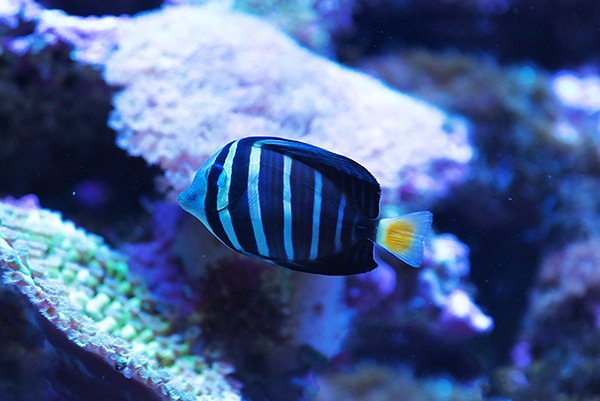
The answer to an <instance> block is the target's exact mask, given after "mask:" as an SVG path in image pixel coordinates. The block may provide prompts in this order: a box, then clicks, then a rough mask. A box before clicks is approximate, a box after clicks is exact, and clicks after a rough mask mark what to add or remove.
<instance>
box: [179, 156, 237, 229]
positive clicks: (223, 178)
mask: <svg viewBox="0 0 600 401" xmlns="http://www.w3.org/2000/svg"><path fill="white" fill-rule="evenodd" d="M214 159H215V158H214V157H212V158H211V159H209V160H208V161H207V162H206V163H204V165H202V167H200V169H199V170H198V171H197V172H196V175H195V177H194V180H193V181H192V183H191V184H190V186H189V187H188V188H187V189H186V190H184V191H183V192H181V193H180V194H179V196H177V202H178V203H179V205H180V206H181V207H182V208H183V209H184V210H185V211H187V212H188V213H190V214H192V215H193V216H195V217H196V218H197V219H198V220H200V221H201V222H203V223H204V224H205V225H206V224H207V221H206V208H207V207H208V208H215V207H216V211H217V212H220V211H221V210H223V209H225V208H226V207H227V205H228V199H227V197H226V196H222V195H221V196H220V194H222V193H223V191H219V189H220V188H224V187H226V186H227V185H229V181H230V177H229V175H228V174H227V172H226V171H225V169H224V168H223V166H222V165H220V164H217V163H215V160H214ZM212 189H216V190H217V202H216V205H212V206H211V205H207V202H206V196H207V193H208V192H209V191H210V190H212ZM213 199H214V198H213Z"/></svg>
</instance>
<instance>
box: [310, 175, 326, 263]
mask: <svg viewBox="0 0 600 401" xmlns="http://www.w3.org/2000/svg"><path fill="white" fill-rule="evenodd" d="M322 192H323V176H322V175H321V173H319V172H318V171H316V170H315V197H314V200H313V216H312V240H311V242H310V255H308V258H309V259H311V260H314V259H316V258H317V253H318V252H319V231H320V230H319V229H320V226H321V199H322V197H323V195H322Z"/></svg>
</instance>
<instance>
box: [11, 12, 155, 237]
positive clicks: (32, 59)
mask: <svg viewBox="0 0 600 401" xmlns="http://www.w3.org/2000/svg"><path fill="white" fill-rule="evenodd" d="M11 4H12V3H11ZM27 4H28V3H24V4H15V7H16V8H18V9H22V10H28V9H29V5H27ZM20 7H23V8H20ZM25 12H26V11H23V13H25ZM15 18H16V19H17V21H21V19H26V17H25V16H19V17H18V18H17V17H15ZM0 24H2V22H0ZM31 27H32V26H31V24H27V23H25V22H23V23H22V26H20V27H17V28H16V29H15V30H14V32H12V31H11V33H9V34H7V35H6V36H4V35H2V34H1V33H0V36H2V39H0V126H1V127H2V147H1V148H0V158H1V159H2V160H3V163H5V165H6V166H11V171H18V172H19V174H2V175H0V188H1V189H0V196H6V195H14V196H22V195H24V194H27V193H31V192H34V193H36V194H37V195H38V196H39V197H40V199H41V200H42V202H43V203H44V205H46V206H49V207H53V208H58V209H61V210H64V211H65V213H67V214H68V216H69V218H71V219H76V220H77V221H79V222H85V223H86V224H88V227H93V229H94V230H95V231H96V232H102V233H103V234H104V235H107V234H108V235H110V234H112V233H114V232H115V230H116V229H118V226H119V225H120V224H122V223H121V222H123V221H126V220H129V219H132V217H133V213H132V212H131V211H130V209H131V208H129V206H130V205H132V204H133V205H137V204H138V203H139V201H138V199H139V197H140V195H141V194H142V193H144V194H151V193H152V190H153V188H154V182H153V176H154V174H156V172H153V171H152V170H149V169H148V168H147V166H146V164H145V163H144V162H143V161H142V160H136V159H133V158H130V157H128V156H127V155H126V154H124V153H123V152H122V151H120V150H119V149H117V148H116V147H115V146H114V133H113V132H112V131H111V130H110V128H108V127H107V126H106V120H107V119H108V115H109V111H110V108H111V97H112V95H113V90H112V89H111V88H109V87H108V85H107V84H106V83H104V81H103V79H102V76H101V74H100V72H98V71H97V70H94V69H93V68H91V67H90V66H86V65H82V64H81V63H77V62H74V61H73V60H71V59H70V57H69V53H70V49H69V48H68V47H67V46H66V45H65V44H64V43H61V42H60V41H58V42H55V43H53V44H52V45H49V44H46V45H44V46H42V45H40V44H39V43H40V42H43V41H37V40H31V45H32V48H31V49H28V50H27V51H21V50H23V49H20V50H18V49H15V48H14V47H15V46H17V44H16V43H17V41H18V40H20V39H22V37H21V36H18V35H17V34H19V35H23V34H26V33H29V32H30V29H31ZM1 29H2V28H0V31H1ZM13 34H14V35H17V36H14V37H13ZM32 35H33V34H32ZM38 39H39V38H38ZM38 45H39V46H38ZM107 160H110V163H107ZM48 166H51V168H48ZM86 181H87V182H88V183H89V182H96V184H97V185H94V186H89V185H88V186H87V189H86V186H85V185H83V183H84V182H86ZM132 183H134V185H132ZM94 188H95V189H96V190H98V189H99V190H100V191H95V195H94V193H92V192H90V189H94ZM99 213H102V214H103V215H104V217H105V219H104V220H103V221H104V223H103V221H100V220H99V219H97V215H98V214H99ZM109 222H110V223H109Z"/></svg>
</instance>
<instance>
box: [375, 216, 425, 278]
mask: <svg viewBox="0 0 600 401" xmlns="http://www.w3.org/2000/svg"><path fill="white" fill-rule="evenodd" d="M432 219H433V216H432V214H431V213H430V212H427V211H422V212H415V213H410V214H405V215H404V216H399V217H392V218H387V219H381V220H379V225H378V227H377V240H376V242H377V243H378V244H379V245H381V246H382V247H384V248H385V249H387V250H388V251H390V252H391V253H393V254H394V255H396V257H398V258H399V259H400V260H402V261H403V262H405V263H407V264H409V265H411V266H413V267H419V266H420V265H421V262H422V261H423V244H424V242H425V238H426V237H427V236H428V235H429V231H431V221H432Z"/></svg>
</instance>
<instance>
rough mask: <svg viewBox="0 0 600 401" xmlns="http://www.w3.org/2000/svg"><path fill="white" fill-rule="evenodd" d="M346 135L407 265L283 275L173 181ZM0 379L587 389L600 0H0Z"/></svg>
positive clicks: (494, 397)
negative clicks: (210, 225) (419, 227)
mask: <svg viewBox="0 0 600 401" xmlns="http://www.w3.org/2000/svg"><path fill="white" fill-rule="evenodd" d="M250 135H269V136H281V137H285V138H290V139H297V140H301V141H304V142H308V143H311V144H314V145H317V146H320V147H323V148H326V149H329V150H331V151H333V152H336V153H340V154H343V155H345V156H348V157H350V158H352V159H353V160H356V161H357V162H359V163H361V164H362V165H364V166H365V167H366V168H367V169H368V170H369V171H370V172H371V173H373V175H374V176H375V177H376V178H377V179H378V181H379V183H380V184H381V186H382V187H383V198H382V204H381V206H382V214H383V215H385V216H392V215H397V214H400V213H405V212H412V211H416V210H431V211H432V212H433V215H434V220H433V231H434V232H433V233H432V234H431V235H430V236H429V238H428V240H427V241H426V247H425V255H424V262H423V265H422V266H421V267H420V268H418V269H414V268H412V267H409V266H407V265H404V264H402V263H400V262H397V261H395V260H393V258H391V259H390V258H386V256H385V255H381V259H380V260H379V267H378V268H377V269H375V270H373V271H371V272H369V273H365V274H361V275H353V276H335V277H330V276H321V275H311V274H306V273H300V272H294V271H291V270H287V269H283V268H280V267H276V266H273V265H271V264H267V263H265V262H262V261H260V260H258V259H251V258H248V257H244V256H238V255H237V254H234V253H233V252H232V251H230V250H228V249H227V248H225V247H224V246H223V245H222V244H221V243H220V242H219V241H218V240H217V239H215V238H214V237H213V236H212V235H211V234H210V233H209V232H208V231H207V230H206V229H205V228H204V227H203V226H202V224H201V223H200V222H198V221H197V220H196V219H195V218H194V217H192V216H190V215H189V214H187V213H186V212H184V211H183V210H182V209H181V208H180V207H179V206H178V205H177V203H176V201H175V197H176V196H177V194H178V193H179V192H181V191H182V190H183V189H184V188H186V187H187V186H188V185H189V183H190V181H191V179H192V177H193V174H194V172H195V171H196V170H197V169H198V168H199V167H200V166H201V165H202V164H203V163H204V162H205V161H206V160H207V159H208V157H210V155H212V154H213V153H214V152H215V151H216V150H218V149H219V148H221V147H222V146H223V145H224V144H226V143H227V142H229V141H231V140H234V139H238V138H242V137H245V136H250ZM0 138H1V141H0V166H1V168H0V283H1V285H0V401H84V400H85V401H101V400H102V401H112V400H114V401H137V400H144V401H149V400H156V401H159V400H163V401H166V400H168V401H171V400H173V401H175V400H185V401H192V400H196V401H218V400H224V401H225V400H226V401H236V400H240V401H241V400H245V401H266V400H269V401H301V400H307V401H308V400H317V401H355V400H356V401H376V400H377V401H421V400H432V401H445V400H448V401H450V400H452V401H466V400H490V401H505V400H506V401H507V400H515V401H520V400H539V401H542V400H544V401H553V400H557V401H575V400H577V401H584V400H585V401H592V400H600V224H599V222H600V158H599V156H600V3H599V2H597V1H593V0H570V1H569V0H545V1H540V0H538V1H534V0H288V1H284V0H280V1H277V0H273V1H266V0H265V1H260V0H255V1H252V0H229V1H218V0H213V1H209V0H207V1H201V0H197V1H194V0H164V1H161V0H124V1H117V0H113V1H104V2H100V1H87V0H86V1H74V0H73V1H69V0H43V1H42V0H39V1H33V0H0Z"/></svg>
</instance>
